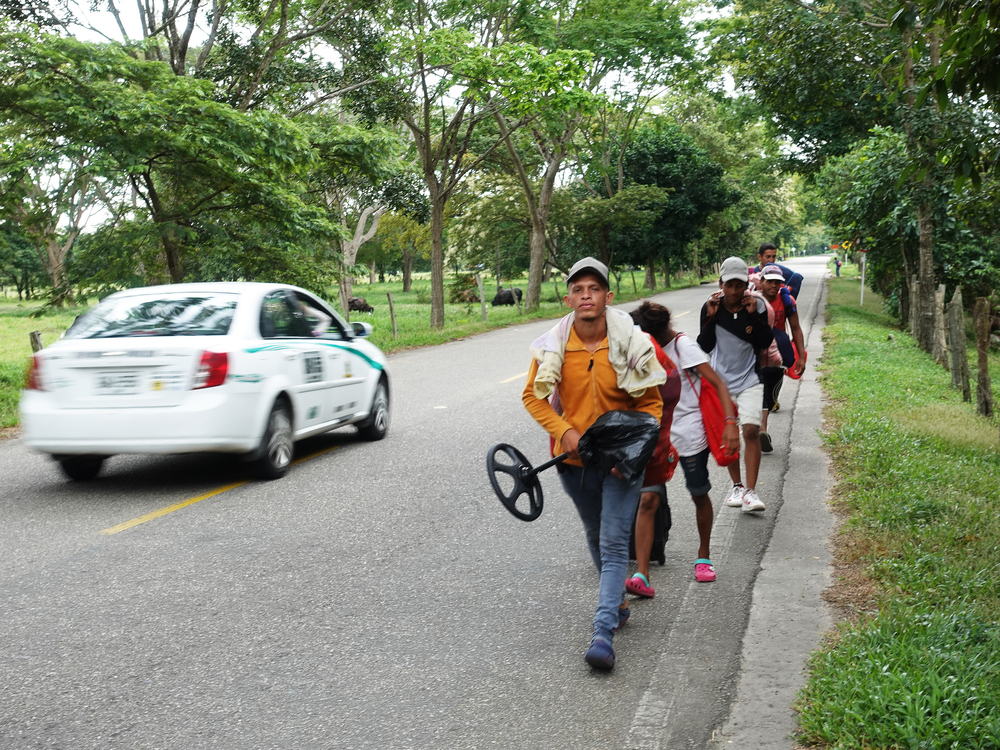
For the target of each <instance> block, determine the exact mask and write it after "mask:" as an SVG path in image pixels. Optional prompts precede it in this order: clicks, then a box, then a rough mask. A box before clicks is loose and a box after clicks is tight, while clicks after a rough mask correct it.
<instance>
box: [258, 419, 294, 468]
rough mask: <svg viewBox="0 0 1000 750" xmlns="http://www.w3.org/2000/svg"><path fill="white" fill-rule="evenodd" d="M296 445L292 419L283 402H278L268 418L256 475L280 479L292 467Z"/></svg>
mask: <svg viewBox="0 0 1000 750" xmlns="http://www.w3.org/2000/svg"><path fill="white" fill-rule="evenodd" d="M294 450H295V444H294V441H293V440H292V417H291V414H290V413H289V410H288V406H287V404H285V403H284V402H283V401H276V402H275V404H274V406H273V407H271V414H270V415H269V416H268V418H267V427H266V428H265V429H264V437H262V438H261V441H260V447H259V448H258V449H257V452H258V456H257V459H256V460H255V461H254V473H255V474H256V475H257V476H258V477H260V478H261V479H280V478H281V477H283V476H285V474H287V473H288V467H289V466H291V465H292V454H293V452H294Z"/></svg>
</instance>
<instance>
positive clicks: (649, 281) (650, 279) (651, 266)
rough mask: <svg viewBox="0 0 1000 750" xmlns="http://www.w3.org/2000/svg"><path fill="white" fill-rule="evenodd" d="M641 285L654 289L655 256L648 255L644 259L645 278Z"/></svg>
mask: <svg viewBox="0 0 1000 750" xmlns="http://www.w3.org/2000/svg"><path fill="white" fill-rule="evenodd" d="M642 285H643V286H644V287H645V288H646V289H656V257H655V256H652V255H651V256H649V257H648V258H647V259H646V279H645V281H643V283H642Z"/></svg>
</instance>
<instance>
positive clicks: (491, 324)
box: [0, 273, 700, 428]
mask: <svg viewBox="0 0 1000 750" xmlns="http://www.w3.org/2000/svg"><path fill="white" fill-rule="evenodd" d="M635 280H636V283H637V284H638V285H639V287H638V291H636V290H635V289H633V286H632V278H631V277H630V276H629V275H628V274H626V275H625V276H624V277H623V279H622V285H621V287H620V289H616V296H615V301H616V302H627V301H629V300H632V299H638V298H641V297H647V296H650V295H652V294H657V293H659V292H663V291H666V289H665V288H660V289H657V290H654V291H650V290H644V289H642V287H641V284H642V277H641V274H639V273H637V274H636V276H635ZM698 283H700V279H694V278H685V279H681V280H678V281H676V282H675V283H674V287H675V288H676V287H679V286H688V285H692V284H698ZM430 286H431V285H430V280H429V279H415V280H414V282H413V287H412V289H411V290H410V291H409V292H407V293H405V294H404V293H403V292H402V283H401V282H395V283H392V282H387V283H377V284H358V285H356V286H355V287H354V294H355V295H356V296H360V297H364V298H365V299H366V300H367V301H368V303H369V304H370V305H372V307H374V308H375V311H374V312H373V313H357V312H355V313H351V319H352V320H363V321H367V322H369V323H371V324H372V326H373V328H374V331H373V333H372V337H371V340H372V342H373V343H374V344H375V345H376V346H378V347H379V348H381V349H382V350H383V351H385V352H387V353H392V352H394V351H399V350H402V349H409V348H413V347H418V346H429V345H432V344H441V343H444V342H446V341H454V340H456V339H461V338H465V337H466V336H471V335H473V334H476V333H482V332H483V331H488V330H491V329H494V328H502V327H504V326H509V325H512V324H515V323H524V322H527V321H529V320H535V319H544V318H554V317H558V316H560V315H562V314H564V313H565V312H566V311H567V310H566V308H565V307H564V306H563V304H562V294H563V293H564V292H565V285H564V284H562V283H558V284H554V283H552V282H550V283H547V284H545V285H544V286H543V287H542V304H541V305H540V307H539V309H538V310H537V311H534V312H532V313H526V312H521V313H518V310H517V307H516V306H514V307H492V306H490V304H489V302H487V305H486V310H487V319H486V320H485V321H484V320H483V319H482V310H481V307H480V305H479V303H478V302H477V303H475V304H472V305H466V304H458V305H453V304H445V325H444V328H442V329H439V330H434V329H431V327H430V295H431V293H430ZM447 286H448V280H447V279H446V281H445V299H447V294H448V289H447ZM504 286H519V287H521V288H522V289H526V288H527V286H528V284H527V280H526V279H520V280H517V281H513V282H505V284H504ZM494 288H495V287H494V285H492V284H487V285H486V295H487V298H488V299H492V296H493V290H494ZM387 292H391V293H392V297H393V307H394V309H395V314H396V328H397V335H396V337H395V338H394V337H393V335H392V324H391V320H390V316H389V304H388V298H387V297H386V293H387ZM323 296H324V297H325V298H326V299H328V300H331V301H333V300H336V293H335V292H333V291H329V290H327V293H325V294H324V295H323ZM43 309H44V308H43V304H42V303H41V302H13V301H9V300H8V301H3V300H2V299H0V323H2V325H0V428H2V427H11V426H13V425H16V424H17V403H18V399H19V398H20V390H21V387H22V386H23V385H24V375H25V368H26V367H27V363H28V360H29V358H30V356H31V346H30V343H29V339H28V334H29V332H31V331H40V332H41V333H42V342H43V343H44V344H45V345H46V346H47V345H48V344H51V343H52V342H53V341H55V340H56V339H57V338H59V336H61V335H62V333H63V331H65V330H66V328H68V327H69V325H70V324H71V323H72V322H73V319H74V318H75V317H76V316H77V315H78V314H79V313H81V312H83V310H84V309H86V308H85V307H80V308H74V309H71V310H63V311H51V310H44V311H43V312H42V314H40V315H37V316H35V314H36V313H38V312H39V311H42V310H43Z"/></svg>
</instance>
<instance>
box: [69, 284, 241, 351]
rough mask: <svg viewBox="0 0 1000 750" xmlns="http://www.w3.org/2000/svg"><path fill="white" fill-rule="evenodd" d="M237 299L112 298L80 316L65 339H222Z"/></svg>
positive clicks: (181, 295)
mask: <svg viewBox="0 0 1000 750" xmlns="http://www.w3.org/2000/svg"><path fill="white" fill-rule="evenodd" d="M238 298H239V295H237V294H232V293H222V292H178V293H176V294H163V293H162V292H161V293H160V294H157V295H149V296H143V295H129V296H127V297H112V298H108V299H106V300H104V301H103V302H101V303H100V304H98V305H97V307H95V308H94V309H93V310H90V311H89V312H87V313H85V314H83V315H82V316H80V317H79V318H78V319H77V320H76V322H75V323H73V325H72V326H71V327H70V329H69V330H68V331H67V332H66V338H70V339H108V338H121V337H124V336H224V335H226V333H228V332H229V325H230V324H231V323H232V322H233V313H234V312H235V310H236V301H237V299H238Z"/></svg>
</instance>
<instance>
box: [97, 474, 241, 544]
mask: <svg viewBox="0 0 1000 750" xmlns="http://www.w3.org/2000/svg"><path fill="white" fill-rule="evenodd" d="M245 484H250V481H249V480H247V479H244V480H243V481H242V482H233V483H232V484H227V485H224V486H222V487H218V488H216V489H214V490H212V491H211V492H206V493H205V494H204V495H198V496H197V497H190V498H188V499H187V500H182V501H181V502H179V503H174V504H173V505H168V506H167V507H166V508H160V509H159V510H154V511H153V512H151V513H147V514H146V515H144V516H139V517H138V518H133V519H132V520H131V521H125V522H124V523H120V524H118V525H117V526H112V527H111V528H109V529H102V530H101V533H102V534H118V533H119V532H122V531H127V530H128V529H131V528H132V527H134V526H138V525H139V524H141V523H146V522H147V521H154V520H156V519H157V518H162V517H163V516H165V515H167V514H169V513H173V512H174V511H175V510H180V509H181V508H186V507H188V506H189V505H194V504H195V503H200V502H201V501H202V500H208V498H210V497H215V496H216V495H221V494H222V493H223V492H229V490H234V489H236V488H237V487H242V486H243V485H245Z"/></svg>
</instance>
